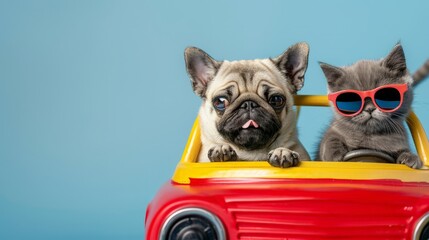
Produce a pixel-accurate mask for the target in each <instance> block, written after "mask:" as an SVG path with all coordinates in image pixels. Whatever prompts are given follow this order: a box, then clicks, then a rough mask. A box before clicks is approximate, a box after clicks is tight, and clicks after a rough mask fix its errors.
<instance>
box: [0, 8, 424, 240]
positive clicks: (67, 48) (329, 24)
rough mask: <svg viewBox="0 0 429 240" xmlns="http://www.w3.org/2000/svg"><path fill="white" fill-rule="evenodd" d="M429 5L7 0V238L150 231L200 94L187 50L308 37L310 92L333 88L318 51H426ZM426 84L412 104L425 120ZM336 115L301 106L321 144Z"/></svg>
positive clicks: (0, 43) (410, 56)
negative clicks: (148, 217) (151, 214)
mask: <svg viewBox="0 0 429 240" xmlns="http://www.w3.org/2000/svg"><path fill="white" fill-rule="evenodd" d="M428 9H429V3H428V1H424V0H422V1H387V0H385V1H372V0H360V1H353V2H351V1H340V0H338V1H316V0H315V1H301V0H300V1H150V2H149V1H85V0H80V1H56V0H52V1H1V2H0V114H1V118H0V239H143V238H144V237H143V234H144V216H145V208H146V205H147V204H148V203H149V201H150V200H151V198H152V197H153V196H154V194H155V193H156V191H157V189H158V188H159V187H160V186H161V185H162V184H163V183H164V182H166V181H167V180H168V179H169V177H171V175H172V173H173V171H174V168H175V165H176V163H177V162H178V161H179V159H180V156H181V154H182V150H183V148H184V145H185V143H186V140H187V136H188V133H189V130H190V128H191V126H192V123H193V120H194V119H195V117H196V114H197V111H198V108H199V105H200V99H199V98H198V97H197V96H196V95H194V93H193V92H192V91H191V85H190V82H189V79H188V77H187V74H186V72H185V68H184V61H183V50H184V48H185V47H187V46H190V45H194V46H198V47H200V48H202V49H204V50H205V51H207V52H208V53H209V54H211V55H212V56H213V57H214V58H217V59H219V60H221V59H228V60H237V59H253V58H266V57H274V56H277V55H278V54H280V53H282V52H283V51H284V50H285V49H286V48H287V47H288V46H290V45H292V44H294V43H296V42H298V41H307V42H308V43H309V45H310V47H311V50H310V59H309V67H308V71H307V75H306V82H305V87H304V89H303V90H302V91H301V93H302V94H324V93H326V84H325V79H324V76H323V74H322V71H321V70H320V68H319V66H318V64H317V61H325V62H327V63H330V64H334V65H347V64H351V63H353V62H355V61H357V60H359V59H362V58H369V59H378V58H381V57H384V56H385V55H386V54H387V53H388V52H389V51H390V50H391V48H392V47H393V46H394V45H395V44H396V43H397V42H398V41H401V42H402V44H403V47H404V50H405V54H406V57H407V61H408V66H409V69H410V70H411V71H412V72H413V71H415V70H416V69H417V68H418V67H419V66H420V65H421V64H422V63H423V62H424V61H425V60H426V59H427V58H428V57H429V28H428V23H429V14H428ZM428 82H429V80H427V82H424V83H422V84H421V85H419V86H418V89H417V90H416V92H415V95H416V96H415V102H414V109H415V111H416V112H417V114H418V115H419V116H420V118H421V120H422V122H423V124H424V125H425V127H426V128H429V112H428V110H427V109H428V105H429V100H428V97H427V96H428V90H429V83H428ZM330 116H331V111H330V110H329V109H326V108H325V109H321V108H306V109H303V111H302V115H301V117H300V122H299V130H300V136H301V139H302V141H303V143H304V145H305V146H306V147H307V148H308V149H309V150H310V151H311V152H314V149H315V146H316V144H317V141H318V138H319V137H320V135H321V131H322V130H323V128H324V127H325V126H326V124H327V122H328V120H329V118H330Z"/></svg>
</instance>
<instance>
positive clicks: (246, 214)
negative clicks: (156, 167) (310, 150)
mask: <svg viewBox="0 0 429 240" xmlns="http://www.w3.org/2000/svg"><path fill="white" fill-rule="evenodd" d="M302 100H303V99H300V98H297V99H295V102H296V103H297V102H298V103H300V102H301V103H302V102H303V101H302ZM310 100H311V99H310ZM316 100H317V99H316ZM304 102H305V101H304ZM310 102H311V101H310ZM326 102H327V100H326V99H324V103H323V104H320V101H318V100H317V101H316V104H309V105H326ZM408 123H409V126H410V130H411V132H412V135H413V138H414V141H415V144H416V148H417V151H418V153H419V156H420V158H421V159H422V160H423V161H424V162H425V165H426V166H425V167H424V168H423V169H418V170H416V169H411V168H409V167H407V166H404V165H400V164H387V163H365V162H317V161H316V162H302V163H301V164H300V166H298V167H293V168H286V169H281V168H275V167H271V166H270V165H269V164H268V163H267V162H244V161H241V162H222V163H198V162H196V158H197V156H198V152H199V149H200V147H201V142H200V139H199V136H200V133H199V125H198V121H196V123H195V124H194V127H193V129H192V131H191V134H190V137H189V140H188V143H187V146H186V148H185V151H184V154H183V156H182V160H181V161H180V162H179V164H178V165H177V168H176V171H175V174H174V176H173V177H172V179H171V180H170V181H168V182H167V183H166V184H165V185H164V186H163V187H162V188H161V189H160V190H159V192H158V193H157V195H156V196H155V198H154V199H153V200H152V202H151V203H150V204H149V206H148V208H147V212H146V219H145V225H146V239H147V240H185V239H186V240H191V239H206V240H226V239H228V240H250V239H252V240H284V239H289V240H291V239H316V240H323V239H365V240H369V239H398V240H399V239H402V240H405V239H413V240H428V239H429V169H428V165H429V161H428V156H429V143H428V139H427V137H426V134H425V132H424V130H423V128H422V126H421V124H420V122H419V121H418V119H417V117H416V116H415V115H414V113H412V114H411V115H410V117H409V121H408Z"/></svg>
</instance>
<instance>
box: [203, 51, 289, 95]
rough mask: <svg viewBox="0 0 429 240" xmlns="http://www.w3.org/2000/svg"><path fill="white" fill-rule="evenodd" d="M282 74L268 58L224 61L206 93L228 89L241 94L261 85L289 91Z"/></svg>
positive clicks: (252, 90)
mask: <svg viewBox="0 0 429 240" xmlns="http://www.w3.org/2000/svg"><path fill="white" fill-rule="evenodd" d="M286 82H287V81H285V79H284V76H283V75H282V74H281V72H280V71H279V70H278V68H276V66H275V65H274V64H273V63H272V62H271V61H270V60H269V59H262V60H260V59H257V60H241V61H231V62H229V61H224V62H223V63H222V66H221V67H220V69H219V71H218V72H217V74H216V76H215V78H214V79H213V81H212V82H211V83H210V85H209V87H208V91H207V93H208V95H209V96H213V95H216V93H215V91H220V90H228V91H234V92H238V94H242V93H245V92H253V93H257V92H258V91H260V89H261V88H262V87H276V88H281V90H282V91H290V90H289V89H288V87H289V86H287V84H286Z"/></svg>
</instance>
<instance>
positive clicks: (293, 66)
mask: <svg viewBox="0 0 429 240" xmlns="http://www.w3.org/2000/svg"><path fill="white" fill-rule="evenodd" d="M309 49H310V48H309V46H308V44H307V43H305V42H300V43H297V44H295V45H293V46H291V47H289V48H288V49H287V50H286V51H285V52H284V53H283V54H281V55H280V56H278V57H276V58H273V59H272V61H273V62H274V64H275V65H276V66H277V68H278V69H280V71H281V72H282V73H283V74H284V75H285V76H286V77H287V78H288V79H290V80H291V81H292V82H291V83H292V86H294V88H295V89H294V90H295V92H297V91H299V90H300V89H301V88H302V87H303V86H304V74H305V71H306V70H307V64H308V52H309Z"/></svg>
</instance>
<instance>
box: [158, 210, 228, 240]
mask: <svg viewBox="0 0 429 240" xmlns="http://www.w3.org/2000/svg"><path fill="white" fill-rule="evenodd" d="M182 239H198V240H225V239H226V234H225V229H224V227H223V225H222V222H221V221H220V220H219V218H218V217H217V216H216V215H214V214H212V213H210V212H209V211H207V210H204V209H201V208H184V209H181V210H178V211H176V212H174V213H173V214H171V215H170V216H169V217H168V218H167V220H165V222H164V224H163V226H162V228H161V233H160V237H159V240H182Z"/></svg>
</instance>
